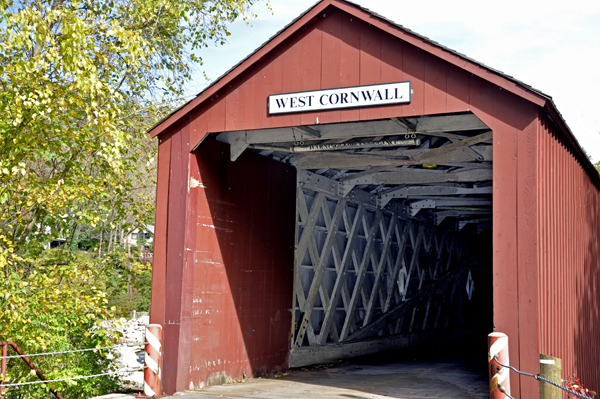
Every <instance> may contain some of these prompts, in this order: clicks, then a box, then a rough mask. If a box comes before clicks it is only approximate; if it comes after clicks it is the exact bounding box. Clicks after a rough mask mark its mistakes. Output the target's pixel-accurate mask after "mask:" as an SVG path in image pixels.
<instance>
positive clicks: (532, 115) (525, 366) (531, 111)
mask: <svg viewBox="0 0 600 399" xmlns="http://www.w3.org/2000/svg"><path fill="white" fill-rule="evenodd" d="M494 101H495V102H502V103H505V104H510V105H511V106H512V107H513V108H514V109H515V110H516V112H515V119H514V126H515V128H516V129H517V143H516V144H517V173H516V183H517V198H516V200H517V239H518V244H517V262H518V281H517V284H518V298H519V313H518V315H519V354H520V358H519V364H520V367H521V369H522V370H531V371H529V372H533V373H538V372H539V359H538V354H539V339H538V327H539V326H538V318H537V314H538V290H539V285H538V279H537V277H538V274H539V268H538V252H537V245H538V244H537V240H538V237H537V211H538V209H537V196H538V192H537V184H536V182H537V164H538V157H537V150H538V140H537V138H538V135H537V127H538V121H537V107H536V106H535V105H534V104H531V103H529V102H527V101H525V100H523V99H521V98H519V97H517V96H515V95H514V94H512V93H509V92H507V91H505V90H501V91H500V92H499V93H498V95H497V96H496V97H495V98H494ZM538 396H539V383H538V381H536V380H534V379H526V378H525V379H521V397H522V398H528V397H538Z"/></svg>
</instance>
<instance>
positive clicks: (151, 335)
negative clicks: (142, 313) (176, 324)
mask: <svg viewBox="0 0 600 399" xmlns="http://www.w3.org/2000/svg"><path fill="white" fill-rule="evenodd" d="M162 339H163V333H162V326H161V325H160V324H149V325H147V326H146V353H145V358H144V366H146V368H145V369H144V395H146V396H158V395H160V394H161V393H162V391H161V384H160V380H161V363H162Z"/></svg>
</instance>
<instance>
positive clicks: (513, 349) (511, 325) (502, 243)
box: [471, 79, 520, 398]
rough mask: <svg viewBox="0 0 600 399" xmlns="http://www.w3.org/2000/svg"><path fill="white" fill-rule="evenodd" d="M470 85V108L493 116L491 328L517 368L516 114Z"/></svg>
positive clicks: (492, 91) (516, 388)
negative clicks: (504, 341) (502, 339)
mask: <svg viewBox="0 0 600 399" xmlns="http://www.w3.org/2000/svg"><path fill="white" fill-rule="evenodd" d="M472 82H473V84H472V86H471V103H472V105H473V108H474V109H477V110H481V111H482V112H483V111H484V110H487V111H488V112H490V114H492V115H494V116H495V118H494V119H493V121H492V123H489V124H488V126H489V125H492V126H491V127H492V129H493V131H494V139H493V141H494V143H493V145H494V148H493V151H494V180H493V185H494V194H493V196H494V197H493V199H494V200H493V237H494V238H493V239H494V244H493V245H494V256H493V265H494V266H493V271H494V279H493V287H494V326H495V328H496V331H499V332H503V333H505V334H506V335H508V336H509V339H510V347H509V356H510V362H511V365H513V366H514V367H516V368H519V367H520V363H519V344H520V341H519V300H518V288H519V285H518V281H519V280H518V279H519V275H518V272H519V268H518V263H517V181H516V176H517V154H516V146H517V129H516V128H515V127H514V121H515V113H516V110H515V109H514V107H512V106H511V104H506V103H504V102H502V101H500V100H499V101H496V97H497V96H500V95H501V93H500V92H499V91H498V89H497V88H496V87H490V85H489V83H487V82H484V81H482V80H481V79H472ZM476 114H477V115H478V116H479V115H480V114H478V113H476ZM480 118H482V117H481V116H480ZM488 118H489V117H488ZM482 119H484V118H482ZM486 119H487V118H486ZM511 392H512V393H513V396H515V395H516V396H515V398H516V397H520V396H519V392H520V385H519V379H518V378H513V379H511Z"/></svg>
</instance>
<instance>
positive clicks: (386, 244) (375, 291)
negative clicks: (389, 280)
mask: <svg viewBox="0 0 600 399" xmlns="http://www.w3.org/2000/svg"><path fill="white" fill-rule="evenodd" d="M395 227H396V218H395V217H391V218H390V223H389V225H388V229H387V231H386V232H385V235H384V234H382V237H385V238H384V241H383V250H382V251H381V256H380V258H379V264H378V265H377V268H376V270H375V275H374V281H373V288H372V289H371V297H370V298H369V303H368V305H367V309H366V314H365V319H364V321H363V327H364V326H366V325H367V324H368V323H369V321H370V320H371V316H372V315H373V309H374V307H375V302H376V301H375V298H376V297H377V296H379V294H380V290H379V285H380V283H381V280H382V277H383V269H384V267H385V265H384V263H386V261H387V259H388V256H387V255H388V253H389V251H390V247H391V243H392V234H393V233H394V229H395Z"/></svg>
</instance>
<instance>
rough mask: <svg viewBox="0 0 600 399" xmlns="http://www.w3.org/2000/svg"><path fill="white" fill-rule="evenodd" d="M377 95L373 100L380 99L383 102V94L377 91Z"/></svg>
mask: <svg viewBox="0 0 600 399" xmlns="http://www.w3.org/2000/svg"><path fill="white" fill-rule="evenodd" d="M376 93H377V94H375V96H374V98H373V100H377V97H379V99H380V100H383V97H381V92H380V91H379V90H377V91H376Z"/></svg>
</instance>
